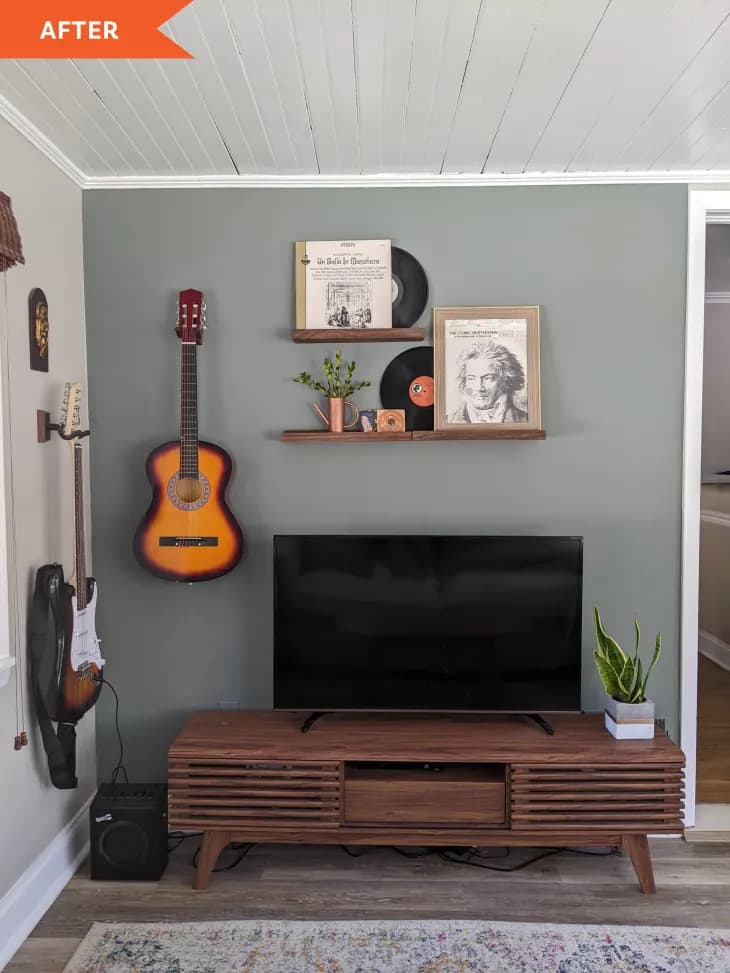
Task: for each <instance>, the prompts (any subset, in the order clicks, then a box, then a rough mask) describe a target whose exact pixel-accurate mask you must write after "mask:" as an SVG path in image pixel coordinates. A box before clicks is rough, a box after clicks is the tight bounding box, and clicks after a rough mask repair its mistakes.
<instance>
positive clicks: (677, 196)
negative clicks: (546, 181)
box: [84, 186, 687, 779]
mask: <svg viewBox="0 0 730 973" xmlns="http://www.w3.org/2000/svg"><path fill="white" fill-rule="evenodd" d="M686 209H687V198H686V187H684V186H613V187H609V186H601V187H598V186H586V187H549V188H547V187H540V188H537V187H534V188H524V189H523V188H504V189H478V188H465V189H456V188H449V189H420V188H419V189H352V190H350V189H347V190H345V189H260V190H247V189H240V190H239V189H211V190H207V189H206V190H201V189H199V190H169V189H168V190H165V189H163V190H109V191H107V190H92V191H89V192H87V193H85V194H84V231H85V233H84V239H85V261H86V314H87V327H88V351H89V376H90V405H91V416H92V428H93V437H92V451H91V458H92V491H93V540H94V568H95V571H96V575H97V578H98V581H99V585H100V606H99V630H100V632H101V633H102V636H103V638H104V655H105V657H106V659H107V660H108V666H107V675H108V678H109V679H110V680H111V681H112V682H113V683H114V684H115V685H116V687H117V689H118V690H119V693H120V696H121V701H122V706H121V720H122V728H123V731H124V736H125V743H126V745H127V753H128V759H127V763H128V765H129V769H130V773H132V774H133V775H134V777H136V778H137V779H142V778H144V777H147V778H150V777H155V776H159V775H161V774H163V772H164V759H165V751H166V747H167V745H168V743H169V741H170V739H171V738H172V736H173V735H174V733H175V732H176V731H177V730H178V729H179V728H180V726H181V725H182V723H183V721H184V719H185V717H186V716H187V715H188V714H189V713H190V712H192V711H193V710H196V709H200V708H204V707H216V706H217V704H218V701H220V700H236V699H240V701H241V705H242V706H248V707H267V706H269V705H270V703H271V689H272V680H271V668H272V645H271V638H272V620H271V614H272V609H271V538H272V534H274V533H277V532H287V531H290V532H309V531H311V532H316V531H320V532H327V531H332V532H336V531H341V532H347V531H361V532H368V531H373V532H376V531H383V532H391V531H392V532H421V531H434V532H455V533H459V532H464V533H467V532H473V533H480V532H484V533H492V532H493V533H510V532H512V533H536V534H549V533H555V534H581V535H583V537H584V538H585V575H584V626H583V630H584V670H585V671H584V680H583V705H584V708H585V709H588V710H591V709H598V708H600V706H601V689H600V684H599V681H598V678H597V676H596V675H595V673H594V671H593V668H592V662H591V650H592V645H593V638H592V624H591V616H590V609H591V605H592V604H593V603H598V604H599V605H600V606H601V609H602V612H603V614H604V616H605V619H606V621H607V624H608V625H609V627H610V628H611V629H612V630H615V633H616V635H617V636H618V637H619V639H620V640H624V639H625V640H627V641H628V640H630V638H631V635H632V623H633V618H634V613H635V612H637V611H638V612H639V615H640V620H641V622H642V627H643V630H644V632H645V642H646V643H647V649H648V648H649V643H650V642H652V641H653V635H654V633H655V632H656V631H657V629H659V628H661V630H662V632H663V634H664V640H665V647H666V648H665V659H664V662H663V664H662V666H661V668H660V669H659V670H658V671H657V672H656V678H655V679H654V683H653V687H652V695H653V697H654V698H655V700H656V702H657V708H658V714H659V715H660V716H663V717H665V718H666V720H667V724H668V726H669V728H670V730H671V731H672V732H673V733H674V734H675V736H676V731H677V723H678V695H679V692H678V690H679V652H678V624H679V559H680V470H681V428H682V394H683V361H684V316H685V263H686ZM345 237H349V238H382V237H385V238H391V239H392V240H393V241H394V243H397V244H398V245H399V246H402V247H405V249H407V250H409V251H411V252H412V253H414V254H415V255H416V256H417V257H418V258H419V260H420V261H421V263H422V264H423V266H424V267H425V269H426V272H427V274H428V277H429V283H430V288H431V294H430V304H431V305H479V304H492V305H501V304H505V305H506V304H539V305H541V307H542V316H541V325H542V354H541V361H542V396H543V397H542V405H543V423H544V426H545V428H546V430H547V439H546V441H545V442H504V443H470V442H432V443H420V444H415V443H414V444H385V443H384V444H381V445H370V446H368V447H367V448H358V447H356V446H331V445H330V446H327V445H322V446H301V445H294V444H287V445H285V444H282V443H279V442H278V438H277V437H278V433H279V431H280V430H281V429H284V428H297V427H300V428H301V427H307V426H314V425H315V424H316V421H315V417H314V415H313V413H312V411H311V408H310V405H309V402H310V399H311V396H310V395H309V394H308V392H307V390H305V389H303V388H302V387H301V386H298V385H295V384H293V383H292V382H291V381H290V377H291V376H292V375H294V374H296V373H297V372H298V371H300V370H301V369H302V368H310V369H311V368H314V367H316V366H317V364H318V362H319V360H320V359H321V357H322V355H323V353H324V351H325V348H324V346H319V347H316V346H311V347H307V346H302V345H294V344H293V343H292V342H291V341H290V340H288V333H289V329H290V327H291V325H292V322H293V294H292V275H293V247H292V244H293V241H295V240H297V239H340V238H345ZM190 286H194V287H199V288H201V289H202V290H203V291H204V292H205V298H206V300H207V304H208V320H209V329H208V332H207V336H206V340H205V344H204V346H203V348H202V350H201V352H200V356H199V377H200V382H201V392H200V407H201V414H200V431H201V436H202V437H205V438H208V439H212V440H213V441H215V442H219V443H221V444H222V445H223V446H225V447H226V448H227V449H228V450H230V451H231V452H232V453H233V454H234V456H235V458H236V462H237V473H236V477H235V481H234V483H233V486H232V490H231V493H230V500H231V504H232V506H233V508H234V510H235V511H236V513H237V515H238V517H239V518H240V520H241V522H242V523H243V524H244V525H245V528H246V531H247V535H248V545H249V546H248V556H247V558H246V560H245V562H244V563H242V564H241V565H240V566H239V568H237V569H236V571H235V572H233V573H232V574H230V575H228V576H227V577H225V578H223V579H220V580H218V581H213V582H208V583H204V584H198V585H191V586H184V585H177V584H173V583H169V582H165V581H160V580H157V579H156V578H153V577H151V576H149V575H147V574H145V573H144V572H143V571H142V570H141V569H140V568H139V567H138V566H137V564H136V562H135V560H134V558H133V555H132V550H131V539H132V534H133V532H134V529H135V526H136V524H137V521H138V520H139V518H140V517H141V516H142V514H143V513H144V511H145V509H146V507H147V504H148V502H149V488H148V485H147V481H146V479H145V474H144V461H145V457H146V455H147V453H148V452H149V450H150V449H151V448H152V447H153V446H155V445H156V444H157V443H159V442H162V441H164V440H166V439H169V438H174V437H175V436H176V430H177V416H178V412H177V409H178V405H177V402H178V363H179V349H178V343H177V340H176V339H175V336H174V334H173V331H172V328H173V323H174V321H173V319H174V305H175V299H176V296H177V292H178V291H179V290H180V289H181V288H184V287H190ZM429 311H430V308H429ZM429 323H430V314H429V313H428V312H427V313H426V314H425V315H424V318H423V320H422V322H421V324H424V325H426V326H427V327H429ZM429 334H430V331H429ZM343 350H344V351H346V352H347V353H348V354H350V353H353V354H354V355H355V356H356V358H357V362H358V373H359V374H361V375H362V377H370V378H372V379H374V380H375V388H374V389H372V390H367V392H365V393H363V394H361V396H360V397H359V398H358V402H359V404H360V405H361V406H363V407H367V406H375V405H377V404H378V401H377V386H378V380H379V377H380V375H381V373H382V370H383V368H384V366H385V365H386V364H387V362H388V361H390V359H391V358H392V357H393V356H394V355H396V354H397V353H398V352H400V351H402V350H403V347H402V346H399V345H386V344H382V345H377V344H376V345H362V346H358V345H349V346H344V348H343ZM549 650H550V649H549V646H546V647H545V651H546V652H547V651H549ZM97 720H98V739H99V748H100V773H101V775H102V776H106V775H107V774H108V773H109V771H110V769H111V767H112V766H113V760H114V758H115V755H116V749H115V747H116V744H115V741H114V735H113V707H112V705H111V700H110V699H108V698H107V699H106V700H102V701H101V702H100V704H99V706H98V708H97Z"/></svg>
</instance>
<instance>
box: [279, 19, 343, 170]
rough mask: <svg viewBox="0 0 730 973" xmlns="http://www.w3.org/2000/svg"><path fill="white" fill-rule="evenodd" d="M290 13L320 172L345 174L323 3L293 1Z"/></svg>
mask: <svg viewBox="0 0 730 973" xmlns="http://www.w3.org/2000/svg"><path fill="white" fill-rule="evenodd" d="M289 11H290V14H291V23H292V28H293V31H294V39H295V43H296V45H297V50H298V51H299V63H300V67H301V71H302V77H303V80H304V87H305V91H306V97H307V104H308V105H309V112H310V119H311V124H312V133H313V135H314V145H315V150H316V152H317V160H318V163H319V171H320V172H323V173H327V172H343V171H345V170H344V169H343V168H342V162H341V160H340V144H339V135H338V132H337V123H336V118H335V116H336V113H335V105H334V93H333V90H332V81H331V77H330V65H329V62H328V58H327V56H326V53H324V52H325V51H326V46H327V42H326V37H325V33H324V24H323V20H322V12H321V10H320V3H319V0H289ZM353 74H354V72H353ZM353 100H354V99H353Z"/></svg>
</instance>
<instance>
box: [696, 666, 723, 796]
mask: <svg viewBox="0 0 730 973" xmlns="http://www.w3.org/2000/svg"><path fill="white" fill-rule="evenodd" d="M697 802H698V803H699V804H705V803H707V804H730V672H728V670H727V669H722V668H721V667H720V666H718V665H716V663H714V662H711V661H710V660H709V659H708V658H706V657H705V656H704V655H701V656H700V665H699V675H698V693H697Z"/></svg>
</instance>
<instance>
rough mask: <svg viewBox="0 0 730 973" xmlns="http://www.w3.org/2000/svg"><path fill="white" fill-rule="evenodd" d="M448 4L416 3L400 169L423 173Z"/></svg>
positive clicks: (436, 0)
mask: <svg viewBox="0 0 730 973" xmlns="http://www.w3.org/2000/svg"><path fill="white" fill-rule="evenodd" d="M450 9H451V4H450V3H445V2H444V0H419V2H418V7H417V8H416V29H415V32H414V35H413V50H412V57H411V71H410V80H409V85H408V101H407V103H406V119H405V128H404V132H403V152H402V155H401V164H400V168H401V169H402V170H405V171H406V172H417V171H423V166H424V160H425V157H426V145H427V142H428V133H429V128H430V124H431V115H432V112H433V105H434V100H435V98H436V89H437V87H438V79H439V73H440V71H441V69H442V66H443V63H444V60H445V49H446V38H447V36H448V33H449V31H448V28H449V22H450Z"/></svg>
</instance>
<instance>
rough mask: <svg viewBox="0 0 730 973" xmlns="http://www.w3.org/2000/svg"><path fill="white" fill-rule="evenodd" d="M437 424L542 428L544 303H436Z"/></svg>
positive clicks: (438, 426) (434, 314) (486, 427)
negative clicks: (522, 305) (542, 316)
mask: <svg viewBox="0 0 730 973" xmlns="http://www.w3.org/2000/svg"><path fill="white" fill-rule="evenodd" d="M433 334H434V391H435V410H434V428H435V429H452V428H455V427H459V426H462V427H465V428H471V427H473V426H474V425H475V424H477V425H482V426H483V427H484V432H485V435H488V434H489V426H492V427H494V428H495V431H496V428H497V427H499V428H500V429H508V428H514V429H541V428H542V426H541V416H540V308H539V307H435V308H434V309H433Z"/></svg>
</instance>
